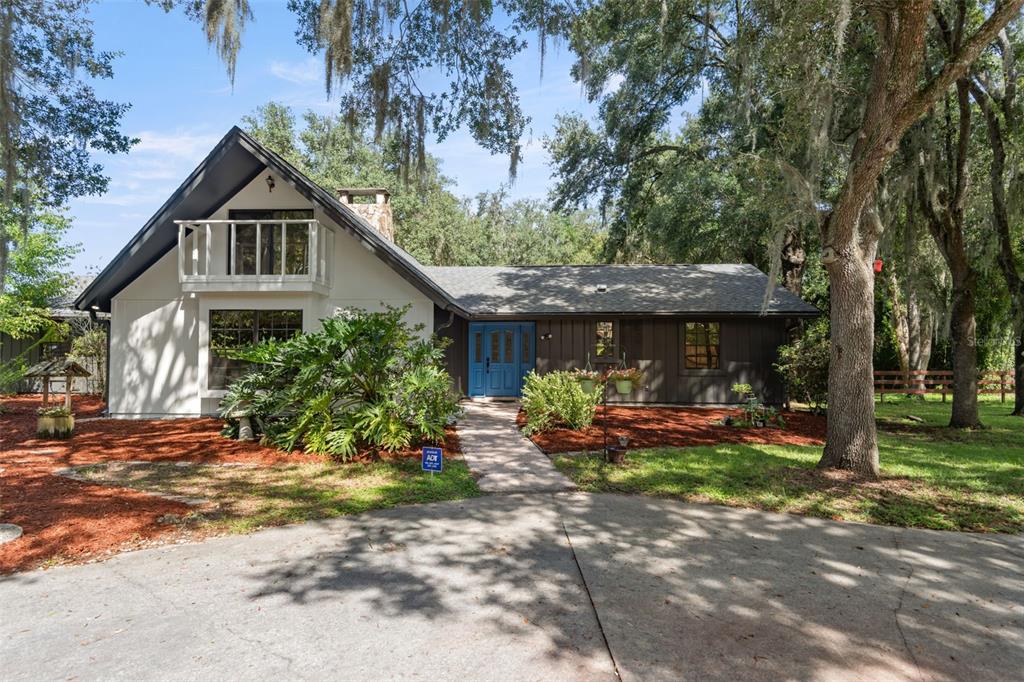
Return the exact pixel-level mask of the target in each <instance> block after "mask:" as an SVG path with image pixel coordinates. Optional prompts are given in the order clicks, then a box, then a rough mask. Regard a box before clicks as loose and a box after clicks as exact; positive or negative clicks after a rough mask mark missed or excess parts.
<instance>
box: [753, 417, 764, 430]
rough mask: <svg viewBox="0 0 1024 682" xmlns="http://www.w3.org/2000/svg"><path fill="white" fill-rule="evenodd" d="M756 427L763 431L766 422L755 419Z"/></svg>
mask: <svg viewBox="0 0 1024 682" xmlns="http://www.w3.org/2000/svg"><path fill="white" fill-rule="evenodd" d="M754 426H756V427H757V428H759V429H763V428H764V420H763V419H755V420H754Z"/></svg>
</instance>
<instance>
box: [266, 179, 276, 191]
mask: <svg viewBox="0 0 1024 682" xmlns="http://www.w3.org/2000/svg"><path fill="white" fill-rule="evenodd" d="M274 184H275V183H274V176H273V175H268V176H267V191H268V192H273V191H274Z"/></svg>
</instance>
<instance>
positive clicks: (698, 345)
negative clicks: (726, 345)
mask: <svg viewBox="0 0 1024 682" xmlns="http://www.w3.org/2000/svg"><path fill="white" fill-rule="evenodd" d="M720 345H721V335H720V333H719V326H718V323H717V322H687V323H686V344H685V346H684V354H685V355H686V369H718V368H719V353H718V351H719V347H720Z"/></svg>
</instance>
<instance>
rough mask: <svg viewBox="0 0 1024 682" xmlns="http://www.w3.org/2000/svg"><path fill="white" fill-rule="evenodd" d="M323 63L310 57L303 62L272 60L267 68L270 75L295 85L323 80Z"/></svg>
mask: <svg viewBox="0 0 1024 682" xmlns="http://www.w3.org/2000/svg"><path fill="white" fill-rule="evenodd" d="M323 69H324V67H323V64H322V63H321V62H320V60H318V59H316V58H314V57H310V58H309V59H307V60H305V61H303V62H282V61H277V60H275V61H272V62H270V66H269V68H268V70H269V71H270V75H272V76H274V77H275V78H280V79H281V80H283V81H288V82H289V83H295V84H296V85H306V84H309V83H318V82H323V79H324V75H323Z"/></svg>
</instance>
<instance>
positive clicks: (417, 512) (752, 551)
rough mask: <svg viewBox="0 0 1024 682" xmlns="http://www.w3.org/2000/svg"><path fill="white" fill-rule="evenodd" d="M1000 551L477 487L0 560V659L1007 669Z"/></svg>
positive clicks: (1010, 545)
mask: <svg viewBox="0 0 1024 682" xmlns="http://www.w3.org/2000/svg"><path fill="white" fill-rule="evenodd" d="M1022 561H1024V547H1022V543H1021V539H1020V538H1019V537H1007V536H998V535H980V534H970V533H951V532H932V531H918V530H907V529H900V528H886V527H882V526H868V525H861V524H854V523H836V522H832V521H824V520H821V519H812V518H804V517H799V516H787V515H782V514H769V513H764V512H758V511H753V510H745V509H731V508H728V507H719V506H713V505H690V504H683V503H680V502H676V501H673V500H664V499H652V498H645V497H631V496H619V495H586V494H582V493H571V494H556V495H551V494H543V495H490V496H485V497H480V498H475V499H471V500H463V501H459V502H446V503H439V504H430V505H420V506H409V507H400V508H395V509H389V510H384V511H377V512H370V513H366V514H360V515H356V516H351V517H345V518H339V519H333V520H330V521H321V522H315V523H305V524H299V525H294V526H287V527H282V528H275V529H270V530H266V531H261V532H258V533H253V534H252V535H244V536H229V537H223V538H215V539H212V540H208V541H206V542H202V543H197V544H191V545H177V546H168V547H161V548H157V549H151V550H144V551H139V552H130V553H127V554H122V555H119V556H115V557H113V558H111V559H109V560H108V561H104V562H100V563H96V564H89V565H85V566H67V567H58V568H54V569H51V570H47V571H33V572H30V573H19V574H15V575H11V576H7V577H4V578H0V613H2V615H0V670H2V673H0V679H3V680H4V682H8V681H11V682H15V681H20V680H26V681H31V682H41V681H46V680H65V679H76V680H82V681H86V680H133V681H134V680H237V679H245V680H274V681H279V682H285V681H290V680H302V679H308V680H336V679H365V680H378V679H381V680H384V679H386V680H396V679H418V680H429V679H437V680H452V679H455V680H465V681H466V682H471V681H475V680H487V681H488V682H492V681H497V682H501V681H503V680H510V681H511V680H515V681H516V682H520V681H522V680H566V681H568V682H572V681H575V680H586V681H588V682H589V681H591V680H595V681H602V680H609V681H611V682H615V679H616V678H615V672H616V670H618V673H619V674H620V676H621V680H623V681H625V682H633V681H647V680H672V681H676V680H754V681H759V680H851V681H852V680H858V681H863V682H867V681H870V682H876V681H884V680H913V681H924V680H929V681H930V680H935V681H939V682H945V681H947V680H949V681H952V680H972V682H982V681H986V680H1018V679H1020V675H1021V671H1022V670H1024V575H1022V572H1021V565H1022ZM595 607H596V609H595Z"/></svg>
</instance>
